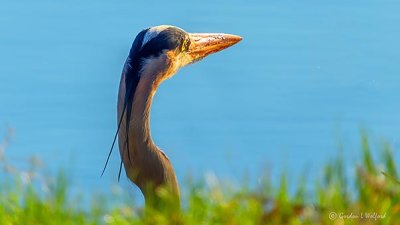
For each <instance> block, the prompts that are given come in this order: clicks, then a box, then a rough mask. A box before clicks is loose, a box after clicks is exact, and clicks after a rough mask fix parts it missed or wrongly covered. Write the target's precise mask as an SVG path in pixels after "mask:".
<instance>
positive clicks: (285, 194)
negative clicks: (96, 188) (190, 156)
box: [0, 135, 400, 225]
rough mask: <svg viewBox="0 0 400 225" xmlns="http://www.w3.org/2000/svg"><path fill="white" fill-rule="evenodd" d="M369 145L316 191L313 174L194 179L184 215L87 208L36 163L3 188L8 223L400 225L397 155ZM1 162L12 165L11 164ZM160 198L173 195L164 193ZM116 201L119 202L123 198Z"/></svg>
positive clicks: (331, 170)
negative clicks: (231, 182) (275, 179)
mask: <svg viewBox="0 0 400 225" xmlns="http://www.w3.org/2000/svg"><path fill="white" fill-rule="evenodd" d="M361 146H362V158H361V159H360V160H359V162H358V163H359V164H357V165H352V167H350V169H351V168H353V170H354V172H355V174H354V176H349V175H348V173H349V172H346V169H347V167H346V166H345V163H344V160H343V158H342V157H338V158H337V159H336V160H333V161H331V162H330V163H328V164H327V165H326V166H325V168H324V173H323V177H322V180H321V181H317V182H316V183H315V185H314V187H312V190H311V191H310V190H307V185H306V184H307V181H306V179H305V176H304V177H301V179H300V180H299V182H298V185H297V190H295V191H294V192H293V193H291V191H290V188H289V185H290V184H291V183H290V182H289V180H288V178H287V176H286V175H283V176H281V179H280V183H279V185H278V186H277V187H273V186H272V185H271V182H270V180H264V182H262V185H261V186H260V187H254V188H251V187H248V186H246V185H243V186H242V187H232V186H228V185H225V184H220V183H219V182H213V184H207V183H204V182H201V181H200V182H193V181H192V182H188V184H187V185H184V187H185V189H184V190H182V192H183V193H184V194H183V198H182V210H181V211H180V212H171V211H169V210H156V209H150V208H141V207H140V206H135V205H129V204H127V203H125V201H124V197H123V196H119V197H118V196H117V197H118V198H120V199H119V202H120V203H121V204H119V205H117V206H112V207H110V205H111V204H110V197H106V196H92V198H93V202H92V204H90V205H89V206H83V203H81V202H80V201H79V199H78V200H77V199H71V194H70V193H69V187H68V179H67V178H66V176H65V174H64V173H62V172H60V173H59V174H58V175H57V176H56V177H54V178H51V177H46V179H43V178H42V177H41V176H40V175H39V169H38V168H37V167H35V166H33V167H31V169H30V171H17V170H13V172H10V176H9V177H8V178H5V179H3V180H2V184H1V185H0V224H4V225H11V224H12V225H14V224H15V225H18V224H21V225H36V224H38V225H39V224H40V225H42V224H43V225H46V224H54V225H56V224H57V225H63V224H71V225H75V224H104V225H106V224H121V225H124V224H126V225H128V224H163V225H167V224H232V225H235V224H238V225H247V224H248V225H253V224H295V225H296V224H382V225H384V224H388V225H389V224H400V183H399V180H398V171H397V167H396V162H395V160H394V157H393V150H392V149H391V147H390V146H389V145H388V144H385V145H384V147H383V150H382V151H381V153H382V154H381V158H380V160H379V159H374V158H373V154H371V153H372V152H371V151H372V150H371V147H370V144H369V142H368V139H367V137H366V136H365V135H362V137H361ZM3 158H4V157H3ZM0 164H2V165H3V167H4V168H6V167H7V166H9V165H6V162H5V160H4V159H3V160H0ZM347 171H348V170H347ZM349 177H353V178H352V179H349ZM159 193H160V196H161V197H165V198H168V197H169V196H168V194H167V192H165V191H163V190H160V192H159ZM112 197H113V199H112V200H113V202H114V201H115V198H117V197H115V196H112ZM165 207H168V206H167V205H166V206H165ZM366 217H372V218H366ZM378 217H383V218H378Z"/></svg>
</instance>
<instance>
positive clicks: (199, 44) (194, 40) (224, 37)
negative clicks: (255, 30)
mask: <svg viewBox="0 0 400 225" xmlns="http://www.w3.org/2000/svg"><path fill="white" fill-rule="evenodd" d="M189 37H190V39H191V44H190V46H189V50H188V54H189V55H190V56H191V57H192V59H193V61H197V60H200V59H202V58H204V57H206V56H207V55H210V54H212V53H215V52H219V51H221V50H223V49H225V48H228V47H230V46H232V45H234V44H236V43H238V42H239V41H241V40H242V37H240V36H237V35H232V34H222V33H221V34H219V33H190V34H189Z"/></svg>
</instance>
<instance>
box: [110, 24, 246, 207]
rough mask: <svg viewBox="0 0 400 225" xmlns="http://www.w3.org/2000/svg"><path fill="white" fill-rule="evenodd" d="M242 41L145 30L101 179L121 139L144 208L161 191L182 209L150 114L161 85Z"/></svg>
mask: <svg viewBox="0 0 400 225" xmlns="http://www.w3.org/2000/svg"><path fill="white" fill-rule="evenodd" d="M241 39H242V38H241V37H240V36H237V35H232V34H224V33H188V32H186V31H184V30H183V29H181V28H179V27H176V26H171V25H160V26H154V27H150V28H147V29H144V30H142V31H140V32H139V33H138V34H137V36H136V38H135V40H134V41H133V44H132V47H131V49H130V51H129V55H128V57H127V59H126V61H125V64H124V66H123V70H122V76H121V80H120V86H119V92H118V103H117V125H118V126H117V131H116V133H115V136H114V140H113V142H112V145H111V148H110V151H109V154H108V157H107V160H106V163H105V166H104V169H103V172H102V175H103V173H104V170H105V168H106V167H107V163H108V161H109V158H110V155H111V152H112V149H113V148H114V145H115V142H116V139H117V136H118V145H119V152H120V156H121V163H120V167H119V174H118V180H119V179H120V176H121V169H122V165H123V166H124V168H125V173H126V175H127V177H128V178H129V179H130V180H131V181H132V182H133V183H134V184H136V185H137V186H138V187H139V189H140V190H141V192H142V194H143V196H144V199H145V205H146V206H147V205H155V204H157V202H158V201H160V199H159V197H158V195H157V194H156V193H157V190H158V188H160V187H164V188H166V190H169V193H170V194H171V196H172V198H171V199H174V201H175V202H177V204H178V205H179V202H180V199H179V198H180V195H179V187H178V182H177V178H176V175H175V172H174V168H173V166H172V164H171V161H170V160H169V158H168V157H167V155H166V154H165V153H164V152H163V151H162V150H161V149H160V148H159V147H157V145H156V144H155V143H154V141H153V140H152V137H151V132H150V110H151V105H152V101H153V96H154V94H155V93H156V90H157V88H158V87H159V85H160V84H161V83H162V82H163V81H165V80H167V79H168V78H171V77H172V76H174V75H175V74H176V73H177V71H178V70H179V68H182V67H184V66H186V65H188V64H191V63H194V62H197V61H199V60H201V59H203V58H204V57H206V56H208V55H210V54H212V53H216V52H218V51H221V50H223V49H225V48H228V47H230V46H232V45H234V44H236V43H237V42H239V41H240V40H241Z"/></svg>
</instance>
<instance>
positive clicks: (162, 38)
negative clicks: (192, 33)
mask: <svg viewBox="0 0 400 225" xmlns="http://www.w3.org/2000/svg"><path fill="white" fill-rule="evenodd" d="M185 37H186V33H185V32H184V31H182V30H180V29H177V28H175V27H169V28H167V29H165V30H163V31H161V32H160V33H159V34H158V35H157V36H156V37H154V38H152V39H151V40H150V41H148V42H147V43H146V44H145V45H144V46H143V47H142V49H141V51H140V55H141V57H143V58H148V57H150V56H155V57H156V56H158V55H160V54H161V53H162V51H163V50H174V49H176V50H180V49H181V48H179V47H180V46H181V45H182V44H183V42H184V40H185Z"/></svg>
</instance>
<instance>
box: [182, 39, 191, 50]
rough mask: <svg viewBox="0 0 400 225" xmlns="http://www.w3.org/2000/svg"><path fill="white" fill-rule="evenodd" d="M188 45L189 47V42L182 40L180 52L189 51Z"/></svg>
mask: <svg viewBox="0 0 400 225" xmlns="http://www.w3.org/2000/svg"><path fill="white" fill-rule="evenodd" d="M189 45H190V40H189V39H185V40H183V43H182V47H181V52H186V51H188V50H189Z"/></svg>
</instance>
